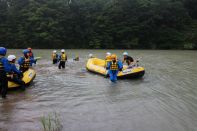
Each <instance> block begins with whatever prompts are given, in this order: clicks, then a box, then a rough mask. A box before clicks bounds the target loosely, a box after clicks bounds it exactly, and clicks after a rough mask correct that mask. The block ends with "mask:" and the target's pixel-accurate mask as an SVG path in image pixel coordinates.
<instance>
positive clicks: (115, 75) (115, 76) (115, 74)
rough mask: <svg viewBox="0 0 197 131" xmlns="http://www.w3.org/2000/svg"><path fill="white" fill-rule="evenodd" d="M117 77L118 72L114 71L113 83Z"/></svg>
mask: <svg viewBox="0 0 197 131" xmlns="http://www.w3.org/2000/svg"><path fill="white" fill-rule="evenodd" d="M117 75H118V71H116V72H115V73H114V81H117Z"/></svg>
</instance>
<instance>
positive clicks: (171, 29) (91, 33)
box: [0, 0, 197, 49]
mask: <svg viewBox="0 0 197 131" xmlns="http://www.w3.org/2000/svg"><path fill="white" fill-rule="evenodd" d="M196 19H197V3H196V0H12V1H11V0H0V44H2V43H4V44H3V45H0V46H6V47H8V48H25V47H27V46H31V47H34V48H96V49H97V48H117V49H120V48H128V49H132V48H137V49H196V48H197V44H196V41H197V38H196V36H197V20H196Z"/></svg>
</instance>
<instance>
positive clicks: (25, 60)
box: [18, 49, 33, 73]
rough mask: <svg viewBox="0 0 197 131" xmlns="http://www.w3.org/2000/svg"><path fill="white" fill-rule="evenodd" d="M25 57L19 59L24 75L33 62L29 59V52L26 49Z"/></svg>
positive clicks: (24, 51)
mask: <svg viewBox="0 0 197 131" xmlns="http://www.w3.org/2000/svg"><path fill="white" fill-rule="evenodd" d="M23 55H24V56H22V57H20V58H19V59H18V64H19V65H20V68H19V69H20V71H22V72H23V73H24V72H25V71H27V70H28V69H29V67H30V63H31V62H32V61H33V60H31V59H30V57H29V50H27V49H25V50H23Z"/></svg>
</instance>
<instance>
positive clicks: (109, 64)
mask: <svg viewBox="0 0 197 131" xmlns="http://www.w3.org/2000/svg"><path fill="white" fill-rule="evenodd" d="M110 66H111V62H108V64H107V67H106V69H107V70H109V69H110Z"/></svg>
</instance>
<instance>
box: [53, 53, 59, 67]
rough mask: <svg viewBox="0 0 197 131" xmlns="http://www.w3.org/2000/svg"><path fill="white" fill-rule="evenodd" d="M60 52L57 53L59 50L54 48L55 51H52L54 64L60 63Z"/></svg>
mask: <svg viewBox="0 0 197 131" xmlns="http://www.w3.org/2000/svg"><path fill="white" fill-rule="evenodd" d="M58 57H59V56H58V54H57V51H56V50H54V51H53V53H52V60H53V64H57V63H58Z"/></svg>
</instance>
